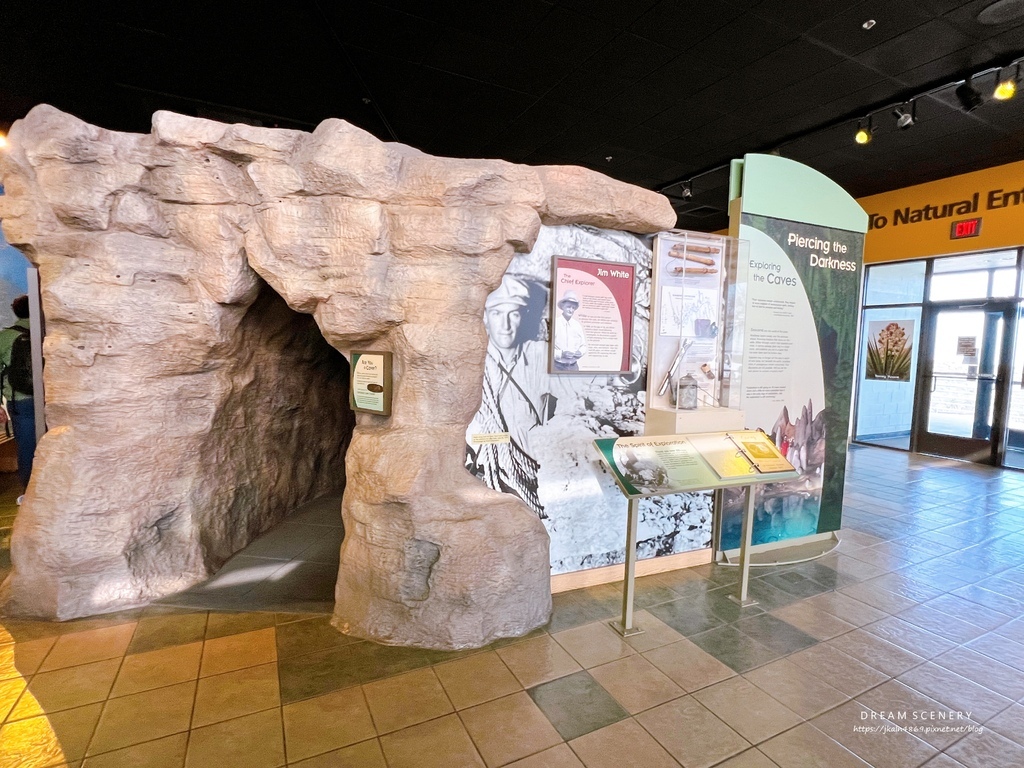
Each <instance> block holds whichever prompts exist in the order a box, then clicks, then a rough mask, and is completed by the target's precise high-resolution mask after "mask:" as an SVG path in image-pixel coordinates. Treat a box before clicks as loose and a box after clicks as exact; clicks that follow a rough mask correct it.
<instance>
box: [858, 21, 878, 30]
mask: <svg viewBox="0 0 1024 768" xmlns="http://www.w3.org/2000/svg"><path fill="white" fill-rule="evenodd" d="M860 26H861V27H862V28H863V29H871V28H872V27H873V26H875V20H874V19H868V20H867V21H865V22H864V23H863V24H861V25H860Z"/></svg>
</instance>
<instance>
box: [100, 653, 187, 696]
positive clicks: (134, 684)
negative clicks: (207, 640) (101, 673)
mask: <svg viewBox="0 0 1024 768" xmlns="http://www.w3.org/2000/svg"><path fill="white" fill-rule="evenodd" d="M202 655H203V644H202V643H189V644H188V645H173V646H171V647H169V648H162V649H161V650H159V651H147V652H146V653H136V654H130V655H128V656H125V657H124V661H123V662H122V664H121V671H120V672H118V675H117V681H116V682H115V683H114V690H113V691H112V692H111V694H110V695H111V696H113V697H116V696H127V695H129V694H132V693H140V692H142V691H148V690H151V689H153V688H163V687H164V686H165V685H174V684H175V683H184V682H188V681H189V680H195V679H196V678H197V677H199V660H200V658H202Z"/></svg>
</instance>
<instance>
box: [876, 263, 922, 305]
mask: <svg viewBox="0 0 1024 768" xmlns="http://www.w3.org/2000/svg"><path fill="white" fill-rule="evenodd" d="M924 265H925V263H924V262H923V261H905V262H897V263H895V264H880V265H878V266H874V267H868V270H867V272H868V277H867V286H866V288H865V289H864V304H865V305H866V306H872V305H875V304H917V303H920V301H921V300H922V298H924Z"/></svg>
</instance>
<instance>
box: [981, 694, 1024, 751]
mask: <svg viewBox="0 0 1024 768" xmlns="http://www.w3.org/2000/svg"><path fill="white" fill-rule="evenodd" d="M985 727H986V728H991V729H992V730H993V731H995V732H996V733H998V734H1001V735H1002V736H1005V737H1006V738H1008V739H1010V740H1012V741H1015V742H1017V743H1018V744H1020V745H1021V746H1024V706H1021V705H1020V704H1014V705H1013V706H1012V707H1009V708H1007V709H1004V710H1003V711H1002V712H1000V713H999V714H998V715H996V716H995V717H993V718H992V719H991V720H989V721H988V722H987V723H985Z"/></svg>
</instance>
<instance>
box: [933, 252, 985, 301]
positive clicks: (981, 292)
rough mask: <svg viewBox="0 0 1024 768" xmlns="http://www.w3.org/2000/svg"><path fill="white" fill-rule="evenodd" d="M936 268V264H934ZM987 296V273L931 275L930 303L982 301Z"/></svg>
mask: <svg viewBox="0 0 1024 768" xmlns="http://www.w3.org/2000/svg"><path fill="white" fill-rule="evenodd" d="M936 266H938V262H936ZM986 296H988V272H955V273H949V274H944V275H940V274H938V273H935V274H933V275H932V288H931V291H929V293H928V298H929V299H931V300H932V301H950V300H953V299H983V298H985V297H986Z"/></svg>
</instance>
